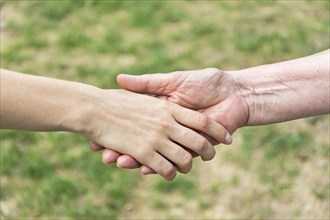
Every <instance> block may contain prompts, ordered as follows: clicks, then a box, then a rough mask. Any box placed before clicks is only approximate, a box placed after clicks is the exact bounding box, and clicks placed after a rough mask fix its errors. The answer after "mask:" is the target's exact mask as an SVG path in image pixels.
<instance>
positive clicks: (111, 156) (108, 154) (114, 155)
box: [102, 149, 121, 164]
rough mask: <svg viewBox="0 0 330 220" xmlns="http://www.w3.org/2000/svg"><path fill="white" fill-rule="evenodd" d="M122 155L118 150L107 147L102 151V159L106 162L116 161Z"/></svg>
mask: <svg viewBox="0 0 330 220" xmlns="http://www.w3.org/2000/svg"><path fill="white" fill-rule="evenodd" d="M120 156H121V154H120V153H118V152H117V151H113V150H110V149H105V150H104V151H103V153H102V161H103V163H104V164H110V163H115V162H116V161H117V159H118V157H120Z"/></svg>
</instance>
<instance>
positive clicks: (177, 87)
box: [94, 68, 249, 174]
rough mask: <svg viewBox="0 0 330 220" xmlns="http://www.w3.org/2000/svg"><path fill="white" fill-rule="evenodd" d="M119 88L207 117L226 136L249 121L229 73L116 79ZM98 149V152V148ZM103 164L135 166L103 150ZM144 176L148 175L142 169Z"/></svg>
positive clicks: (209, 71) (207, 71)
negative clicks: (175, 104) (159, 99)
mask: <svg viewBox="0 0 330 220" xmlns="http://www.w3.org/2000/svg"><path fill="white" fill-rule="evenodd" d="M117 81H118V83H119V85H120V86H122V87H123V88H125V89H128V90H131V91H133V92H138V93H143V94H149V95H154V96H157V97H160V98H162V99H166V100H168V101H171V102H174V103H177V104H179V105H181V106H184V107H187V108H191V109H194V110H197V111H199V112H202V113H204V114H206V115H209V116H210V117H212V118H213V119H215V120H216V121H217V122H218V123H220V124H221V125H223V126H224V127H225V128H226V129H227V130H228V131H229V132H230V133H233V132H234V131H235V130H236V129H237V128H239V127H241V126H244V125H245V124H246V123H247V121H248V118H249V108H248V105H247V103H246V101H245V98H244V96H243V94H242V93H241V92H240V91H241V90H240V89H239V87H240V85H239V83H238V80H237V79H235V78H234V77H233V75H232V73H227V72H223V71H221V70H219V69H215V68H208V69H203V70H197V71H179V72H173V73H169V74H148V75H141V76H131V75H119V76H118V78H117ZM94 146H98V149H102V146H100V145H97V144H94ZM103 161H104V163H113V162H116V161H117V165H118V166H119V167H123V168H136V167H138V166H139V163H137V162H136V161H135V160H134V159H133V158H131V157H128V156H125V155H123V156H120V154H118V153H116V152H114V151H111V150H109V149H107V150H106V151H104V152H103ZM141 172H142V173H144V174H147V173H152V170H150V169H148V168H147V167H145V166H142V167H141Z"/></svg>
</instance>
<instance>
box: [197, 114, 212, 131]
mask: <svg viewBox="0 0 330 220" xmlns="http://www.w3.org/2000/svg"><path fill="white" fill-rule="evenodd" d="M197 122H198V124H199V125H200V126H201V128H206V127H207V126H208V125H209V123H210V119H209V117H207V116H206V115H203V114H199V116H198V119H197Z"/></svg>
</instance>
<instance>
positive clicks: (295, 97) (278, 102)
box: [229, 50, 330, 125]
mask: <svg viewBox="0 0 330 220" xmlns="http://www.w3.org/2000/svg"><path fill="white" fill-rule="evenodd" d="M229 74H230V75H232V76H233V77H234V79H235V81H236V82H237V84H238V87H239V88H240V91H241V92H242V94H243V96H244V97H245V100H246V102H247V104H248V106H249V120H248V122H247V125H262V124H269V123H276V122H282V121H288V120H293V119H298V118H303V117H308V116H313V115H321V114H327V113H329V111H330V97H329V95H330V91H329V89H330V82H329V77H330V76H329V74H330V73H329V50H327V51H324V52H321V53H319V54H315V55H312V56H309V57H303V58H300V59H296V60H291V61H286V62H280V63H275V64H270V65H263V66H259V67H254V68H249V69H244V70H240V71H232V72H229Z"/></svg>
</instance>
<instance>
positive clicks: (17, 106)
mask: <svg viewBox="0 0 330 220" xmlns="http://www.w3.org/2000/svg"><path fill="white" fill-rule="evenodd" d="M0 77H1V109H0V113H1V114H0V115H1V120H0V128H2V129H15V130H30V131H59V130H62V131H63V130H65V131H74V132H79V130H80V129H81V127H82V126H83V125H82V124H83V123H84V122H83V121H81V119H82V118H83V117H82V113H83V112H84V110H83V109H84V108H88V107H89V105H85V104H83V103H87V102H88V99H89V98H90V93H91V92H92V91H94V89H96V88H95V87H92V86H89V85H86V84H81V83H76V82H70V81H63V80H57V79H51V78H46V77H40V76H32V75H26V74H20V73H16V72H12V71H8V70H3V69H1V75H0Z"/></svg>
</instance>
